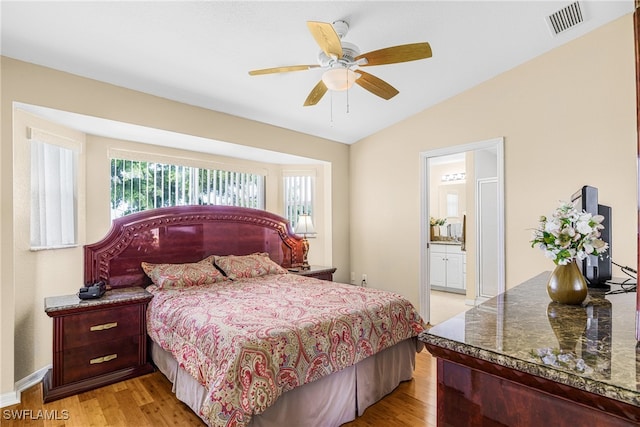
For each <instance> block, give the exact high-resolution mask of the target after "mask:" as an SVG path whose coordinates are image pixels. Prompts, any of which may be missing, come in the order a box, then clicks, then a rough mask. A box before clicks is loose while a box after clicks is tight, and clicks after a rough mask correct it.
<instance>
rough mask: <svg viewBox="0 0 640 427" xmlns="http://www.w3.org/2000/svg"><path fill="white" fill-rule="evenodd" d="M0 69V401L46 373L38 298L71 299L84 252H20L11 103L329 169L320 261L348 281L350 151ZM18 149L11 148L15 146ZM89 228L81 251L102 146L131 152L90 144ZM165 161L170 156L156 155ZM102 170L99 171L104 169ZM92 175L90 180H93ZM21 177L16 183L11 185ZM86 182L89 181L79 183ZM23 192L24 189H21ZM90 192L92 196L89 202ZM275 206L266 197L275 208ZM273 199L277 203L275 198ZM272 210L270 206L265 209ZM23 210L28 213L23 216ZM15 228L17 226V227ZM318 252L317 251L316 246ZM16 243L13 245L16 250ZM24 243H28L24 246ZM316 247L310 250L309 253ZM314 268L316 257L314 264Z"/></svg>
mask: <svg viewBox="0 0 640 427" xmlns="http://www.w3.org/2000/svg"><path fill="white" fill-rule="evenodd" d="M0 59H1V61H2V62H1V68H0V73H1V74H0V76H1V81H0V83H1V87H2V93H1V108H2V110H1V116H0V117H1V125H2V126H1V128H2V130H1V134H0V137H1V146H0V171H1V191H2V205H1V211H0V213H1V216H0V224H1V228H0V232H1V233H2V234H1V235H2V244H1V248H0V250H1V252H0V253H1V254H2V258H1V259H0V274H1V282H0V292H1V296H2V299H1V301H0V304H1V307H0V308H1V314H0V315H1V316H2V317H1V319H0V320H1V335H0V339H1V342H0V349H1V350H0V356H1V359H0V365H1V367H2V368H1V371H0V376H1V380H0V386H1V388H0V396H3V395H5V394H6V393H11V392H12V391H13V389H14V384H15V382H16V381H18V380H21V379H23V378H25V377H26V376H27V375H30V374H32V373H34V372H35V371H37V370H39V369H41V368H43V367H45V366H46V365H47V364H49V363H51V357H52V355H51V342H52V341H51V340H52V338H51V336H52V326H51V325H52V323H51V319H49V318H48V317H47V316H46V314H45V313H44V311H43V298H44V297H46V296H51V295H60V294H70V293H74V292H76V291H77V289H78V288H79V287H80V286H81V285H82V283H81V282H82V265H83V264H82V251H81V248H76V249H65V250H56V251H44V252H40V253H32V252H29V251H28V248H26V247H23V246H21V244H20V243H19V242H21V241H24V238H25V235H24V233H25V230H27V231H26V232H27V233H28V227H27V226H26V224H25V221H23V220H21V218H28V206H29V205H28V203H29V202H28V192H26V191H24V189H23V188H14V186H15V185H16V184H18V182H19V181H20V182H23V181H25V179H24V177H22V178H20V179H16V180H14V176H22V175H21V174H24V172H25V171H24V170H21V169H20V168H19V167H17V166H16V165H19V164H21V163H22V162H23V161H24V158H23V157H24V152H22V151H21V150H20V149H18V150H14V143H17V141H18V139H19V138H14V137H13V135H12V131H13V129H14V128H16V127H15V126H14V124H15V123H14V120H15V117H13V113H12V110H13V108H12V103H13V102H22V103H26V104H33V105H38V106H44V107H49V108H54V109H59V110H63V111H70V112H75V113H80V114H85V115H89V116H95V117H101V118H106V119H110V120H115V121H122V122H127V123H133V124H137V125H143V126H148V127H152V128H158V129H164V130H169V131H173V132H178V133H184V134H189V135H195V136H199V137H204V138H211V139H216V140H222V141H226V142H232V143H238V144H242V145H246V146H252V147H257V148H263V149H268V150H272V151H279V152H283V153H288V154H294V155H298V156H303V157H308V158H314V159H318V160H321V161H324V162H328V163H329V164H330V166H329V167H325V168H322V171H321V174H325V173H328V174H330V176H329V177H328V179H327V182H328V183H330V185H331V194H332V195H333V197H332V200H331V204H330V206H331V211H330V212H327V215H326V216H327V218H326V221H327V223H328V224H330V227H331V228H332V230H333V233H332V236H331V237H332V246H331V248H330V250H327V251H325V253H324V254H323V256H326V254H327V253H328V254H329V255H330V256H331V260H332V263H333V265H334V266H336V267H337V268H338V271H337V273H336V278H337V280H341V281H348V279H349V272H348V271H349V259H348V257H349V238H348V236H349V223H348V219H349V194H348V191H349V189H348V186H347V185H345V183H347V182H348V178H349V171H348V168H349V160H348V158H349V147H348V146H346V145H344V144H340V143H335V142H332V141H328V140H324V139H321V138H316V137H312V136H309V135H304V134H300V133H297V132H293V131H288V130H286V129H282V128H277V127H273V126H269V125H265V124H261V123H257V122H253V121H250V120H246V119H241V118H238V117H233V116H229V115H225V114H222V113H217V112H214V111H210V110H205V109H202V108H197V107H193V106H189V105H186V104H181V103H178V102H173V101H169V100H166V99H162V98H158V97H154V96H150V95H146V94H143V93H139V92H135V91H131V90H127V89H124V88H121V87H116V86H113V85H109V84H105V83H102V82H97V81H94V80H89V79H85V78H81V77H78V76H74V75H71V74H68V73H63V72H58V71H55V70H51V69H47V68H43V67H39V66H36V65H32V64H28V63H24V62H21V61H16V60H12V59H9V58H5V57H0ZM14 139H15V141H14ZM86 144H87V146H88V149H87V171H88V172H87V174H86V177H81V178H80V179H81V180H82V181H83V182H86V185H87V211H86V227H84V224H83V225H82V227H83V230H82V233H81V241H80V242H79V243H80V245H83V244H86V243H90V242H92V241H94V240H95V239H96V236H98V237H102V236H103V235H104V232H105V231H106V229H107V228H108V224H109V220H108V211H107V210H105V209H102V208H103V207H104V206H107V207H108V196H106V197H107V198H106V199H105V188H107V187H106V186H105V185H103V184H100V179H101V177H102V178H104V177H105V176H107V175H106V174H108V172H105V171H104V170H101V169H100V167H103V166H104V162H103V161H102V160H104V156H105V155H106V150H107V147H108V146H117V147H118V148H131V147H133V146H135V144H133V143H128V142H124V141H115V140H108V139H105V138H101V137H96V136H91V135H89V136H87V143H86ZM159 152H162V153H165V154H169V155H172V154H175V153H176V151H175V150H170V149H160V150H159ZM100 165H102V166H100ZM89 171H90V172H89ZM16 174H17V175H16ZM85 178H86V179H85ZM27 182H28V180H27ZM94 190H95V192H94ZM273 197H274V196H273V195H272V197H271V200H273V199H274V198H273ZM276 197H277V196H276ZM271 203H272V202H271ZM25 210H26V211H25ZM14 218H17V219H15V220H14ZM316 242H317V241H316ZM14 243H15V244H14ZM27 243H28V239H27ZM311 244H312V250H313V245H314V242H312V243H311ZM311 261H313V253H312V259H311Z"/></svg>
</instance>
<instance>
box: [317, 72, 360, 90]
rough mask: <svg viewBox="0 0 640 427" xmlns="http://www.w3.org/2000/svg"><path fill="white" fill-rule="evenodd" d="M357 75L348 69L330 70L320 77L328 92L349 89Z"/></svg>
mask: <svg viewBox="0 0 640 427" xmlns="http://www.w3.org/2000/svg"><path fill="white" fill-rule="evenodd" d="M357 78H358V75H357V74H356V73H354V72H353V71H351V70H350V69H348V68H332V69H330V70H327V71H325V72H324V74H323V75H322V81H323V83H324V84H325V86H326V87H327V89H329V90H337V91H340V90H347V89H351V86H353V83H354V82H355V81H356V79H357Z"/></svg>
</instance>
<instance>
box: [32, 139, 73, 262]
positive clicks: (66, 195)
mask: <svg viewBox="0 0 640 427" xmlns="http://www.w3.org/2000/svg"><path fill="white" fill-rule="evenodd" d="M28 139H29V141H30V145H31V183H30V188H31V219H30V244H31V249H36V250H37V249H51V248H60V247H67V246H74V245H76V244H77V225H76V224H77V214H76V206H77V193H78V191H77V168H78V166H77V165H78V150H79V148H78V145H77V144H76V143H75V142H74V141H71V140H67V139H66V138H63V137H57V136H55V135H52V134H49V133H46V132H44V131H39V130H36V129H32V128H29V135H28Z"/></svg>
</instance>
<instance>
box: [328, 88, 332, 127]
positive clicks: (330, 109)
mask: <svg viewBox="0 0 640 427" xmlns="http://www.w3.org/2000/svg"><path fill="white" fill-rule="evenodd" d="M329 96H330V97H331V99H329V101H330V102H329V115H330V120H329V122H330V123H331V127H333V91H332V90H330V91H329Z"/></svg>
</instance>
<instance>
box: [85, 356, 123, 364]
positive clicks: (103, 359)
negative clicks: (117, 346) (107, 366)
mask: <svg viewBox="0 0 640 427" xmlns="http://www.w3.org/2000/svg"><path fill="white" fill-rule="evenodd" d="M117 358H118V355H117V354H109V355H107V356H102V357H96V358H95V359H91V360H90V361H89V363H90V364H92V365H95V364H97V363H104V362H108V361H110V360H113V359H117Z"/></svg>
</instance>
